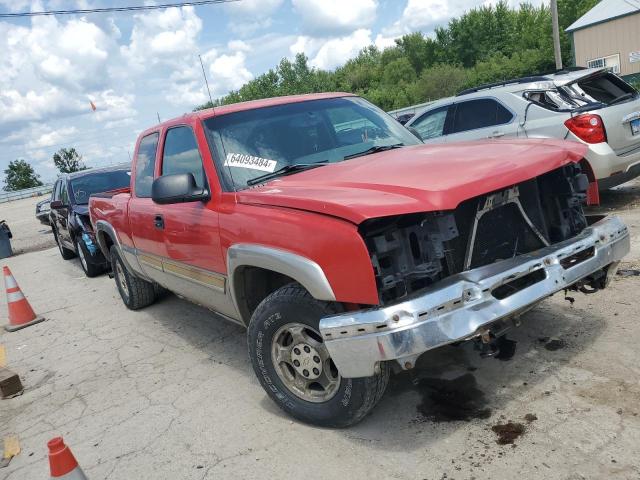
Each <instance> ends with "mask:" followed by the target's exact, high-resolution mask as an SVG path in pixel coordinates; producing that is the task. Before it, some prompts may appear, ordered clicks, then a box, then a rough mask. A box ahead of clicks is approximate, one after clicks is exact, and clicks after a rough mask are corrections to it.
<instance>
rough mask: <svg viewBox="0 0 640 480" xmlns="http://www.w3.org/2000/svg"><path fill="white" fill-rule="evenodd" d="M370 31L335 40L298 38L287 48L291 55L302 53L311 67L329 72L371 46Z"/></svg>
mask: <svg viewBox="0 0 640 480" xmlns="http://www.w3.org/2000/svg"><path fill="white" fill-rule="evenodd" d="M372 43H373V41H372V39H371V30H368V29H365V28H361V29H358V30H356V31H355V32H353V33H352V34H351V35H345V36H343V37H335V38H313V37H306V36H300V37H298V38H297V39H296V41H295V42H294V43H293V45H291V47H289V51H290V52H291V53H292V54H296V53H304V54H305V55H307V56H308V57H310V58H311V61H310V64H311V66H312V67H316V68H320V69H324V70H331V69H334V68H336V67H337V66H339V65H342V64H343V63H344V62H346V61H347V60H349V59H350V58H352V57H354V56H356V55H357V54H358V52H360V50H362V49H363V48H365V47H367V46H369V45H371V44H372Z"/></svg>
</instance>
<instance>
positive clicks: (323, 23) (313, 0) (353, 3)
mask: <svg viewBox="0 0 640 480" xmlns="http://www.w3.org/2000/svg"><path fill="white" fill-rule="evenodd" d="M292 3H293V6H294V8H295V10H296V12H298V14H299V15H300V16H301V17H302V21H303V22H304V26H305V27H306V29H307V30H308V31H309V32H310V33H314V34H319V35H322V34H327V33H346V32H353V31H354V30H356V29H359V28H364V27H368V26H370V25H371V24H372V23H373V22H374V21H375V19H376V10H377V8H378V2H377V0H349V1H344V0H292Z"/></svg>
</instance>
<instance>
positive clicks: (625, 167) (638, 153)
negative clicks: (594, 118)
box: [585, 143, 640, 190]
mask: <svg viewBox="0 0 640 480" xmlns="http://www.w3.org/2000/svg"><path fill="white" fill-rule="evenodd" d="M585 158H586V160H587V161H588V162H589V165H591V168H592V169H593V173H594V174H595V176H596V179H597V181H598V187H599V188H600V190H606V189H608V188H612V187H615V186H616V185H621V184H623V183H625V182H628V181H629V180H632V179H634V178H635V177H637V176H639V175H640V148H637V149H635V150H633V151H632V152H629V153H627V154H625V155H618V154H617V153H616V152H615V151H614V150H613V149H612V148H611V147H610V146H609V144H607V143H597V144H592V145H589V150H588V151H587V154H586V155H585Z"/></svg>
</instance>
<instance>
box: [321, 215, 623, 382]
mask: <svg viewBox="0 0 640 480" xmlns="http://www.w3.org/2000/svg"><path fill="white" fill-rule="evenodd" d="M629 248H630V241H629V232H628V230H627V227H626V226H625V224H624V223H623V222H622V220H620V219H619V218H618V217H615V216H612V217H607V218H604V219H602V220H600V221H598V222H596V223H594V224H593V225H591V226H590V227H588V228H586V229H585V230H584V231H583V232H582V233H581V234H580V235H578V236H577V237H574V238H572V239H569V240H567V241H564V242H561V243H558V244H555V245H552V246H550V247H546V248H544V249H541V250H538V251H536V252H532V253H530V254H526V255H520V256H518V257H516V258H512V259H509V260H504V261H501V262H497V263H494V264H491V265H486V266H483V267H480V268H476V269H473V270H469V271H466V272H462V273H460V274H457V275H452V276H451V277H448V278H446V279H443V280H442V281H440V282H438V283H437V284H436V285H434V286H433V287H431V288H430V289H429V290H427V291H426V292H425V293H422V294H421V295H420V296H417V297H413V298H411V299H408V300H406V301H403V302H401V303H397V304H395V305H390V306H386V307H381V308H375V309H369V310H360V311H356V312H348V313H344V314H340V315H335V316H331V317H325V318H323V319H321V321H320V332H321V334H322V337H323V339H324V341H325V344H326V346H327V349H328V350H329V353H330V354H331V358H332V359H333V361H334V363H335V364H336V366H337V367H338V370H339V371H340V374H341V375H342V376H343V377H345V378H355V377H367V376H371V375H373V374H374V372H375V368H376V364H378V363H379V362H381V361H387V360H398V361H399V362H400V364H401V365H404V363H405V362H409V363H413V362H414V361H415V359H416V358H417V356H418V355H420V354H422V353H424V352H425V351H427V350H431V349H433V348H436V347H440V346H443V345H447V344H449V343H453V342H457V341H461V340H466V339H470V338H473V337H475V336H477V335H478V334H479V333H480V331H482V330H483V327H484V326H486V325H488V324H490V323H492V322H495V321H496V320H500V319H505V318H509V317H512V316H515V315H518V314H519V313H522V312H524V311H526V310H527V309H529V308H531V306H533V305H534V304H536V303H538V302H539V301H541V300H543V299H544V298H546V297H548V296H550V295H552V294H553V293H555V292H558V291H559V290H562V289H564V288H566V287H569V286H571V285H572V284H574V283H576V282H578V281H579V280H581V279H584V278H585V277H588V276H589V275H591V274H593V273H595V272H597V271H598V270H601V269H602V268H604V267H606V266H608V265H611V264H616V263H617V262H619V261H620V260H621V259H622V257H624V256H625V255H626V254H627V253H628V252H629ZM614 271H615V268H611V269H609V271H608V273H609V274H610V275H611V274H613V273H614Z"/></svg>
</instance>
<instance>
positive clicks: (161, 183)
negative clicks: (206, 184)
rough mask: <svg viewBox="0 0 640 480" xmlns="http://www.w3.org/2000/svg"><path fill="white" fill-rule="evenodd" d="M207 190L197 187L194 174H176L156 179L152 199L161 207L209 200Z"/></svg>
mask: <svg viewBox="0 0 640 480" xmlns="http://www.w3.org/2000/svg"><path fill="white" fill-rule="evenodd" d="M209 198H211V196H210V195H209V191H208V190H207V189H206V188H200V187H198V186H197V185H196V179H195V178H194V177H193V174H192V173H175V174H173V175H163V176H162V177H158V178H156V179H155V180H154V181H153V183H152V184H151V199H152V200H153V201H154V202H155V203H159V204H161V205H164V204H169V203H185V202H196V201H202V200H209Z"/></svg>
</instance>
